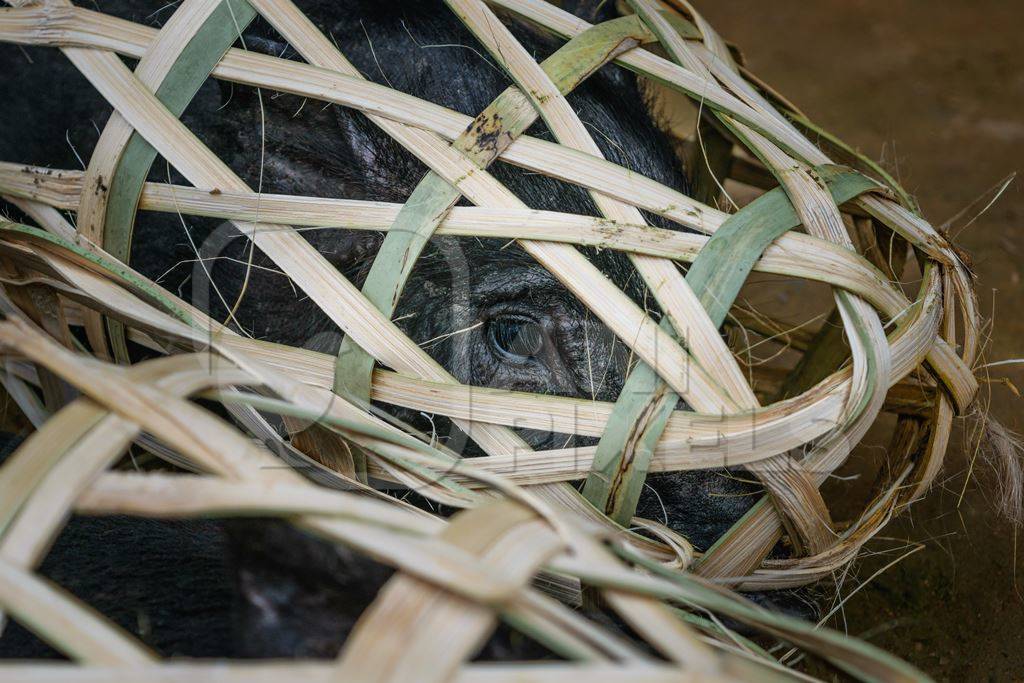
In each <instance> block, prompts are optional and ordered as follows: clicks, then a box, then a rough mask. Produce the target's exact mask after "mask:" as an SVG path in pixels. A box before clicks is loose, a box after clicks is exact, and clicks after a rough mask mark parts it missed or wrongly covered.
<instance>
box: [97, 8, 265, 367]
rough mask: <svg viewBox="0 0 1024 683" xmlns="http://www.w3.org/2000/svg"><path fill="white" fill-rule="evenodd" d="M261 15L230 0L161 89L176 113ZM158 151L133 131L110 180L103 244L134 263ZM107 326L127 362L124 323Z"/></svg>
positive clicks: (117, 354)
mask: <svg viewBox="0 0 1024 683" xmlns="http://www.w3.org/2000/svg"><path fill="white" fill-rule="evenodd" d="M255 17H256V11H255V10H254V9H253V8H252V6H251V5H249V3H248V2H247V1H246V0H224V2H222V3H221V4H220V6H219V7H217V9H216V10H214V11H213V13H212V14H211V15H210V17H209V19H207V20H206V22H205V23H204V24H203V26H202V28H200V29H199V31H198V32H197V33H196V34H195V36H193V38H192V40H191V41H189V43H188V45H187V46H186V47H185V48H184V50H182V52H181V56H180V57H179V58H178V59H177V61H175V63H174V65H173V66H172V67H171V68H170V71H168V72H167V76H166V77H165V78H164V80H163V82H162V83H161V84H160V87H159V88H157V90H156V93H155V94H156V97H157V99H159V100H160V102H161V103H163V105H164V106H165V107H167V109H168V110H169V111H171V112H172V113H173V114H174V115H175V116H181V114H182V113H183V112H184V111H185V108H186V107H187V106H188V104H189V102H191V101H192V98H193V97H195V94H196V93H197V92H198V91H199V88H200V87H202V85H203V83H204V82H206V79H207V78H208V77H209V75H210V72H211V71H213V69H214V67H216V66H217V64H218V62H220V60H221V58H222V57H223V56H224V53H225V52H227V51H228V49H229V48H230V47H231V45H232V44H233V43H234V42H235V41H236V40H237V39H238V37H239V35H240V34H241V32H242V31H244V30H245V27H246V26H248V25H249V23H250V22H252V20H253V19H254V18H255ZM156 155H157V152H156V150H155V149H153V147H152V145H150V144H149V143H148V142H146V140H145V139H144V138H143V137H142V136H141V135H139V134H138V133H133V134H132V137H131V139H130V140H129V141H128V144H127V145H126V146H125V148H124V153H123V154H122V156H121V160H120V163H118V165H117V170H116V172H115V173H114V176H113V178H111V181H110V191H109V200H108V204H107V213H106V219H105V221H104V228H103V248H104V250H105V251H107V252H108V253H109V254H110V255H112V256H114V257H115V258H117V259H119V260H121V261H122V262H124V263H128V259H129V257H130V256H131V245H132V231H133V229H134V227H135V212H136V210H137V207H138V203H139V196H140V195H141V194H142V187H143V185H145V182H146V177H147V176H148V175H149V169H150V167H151V166H152V165H153V160H154V159H156ZM107 330H108V334H109V335H110V343H111V347H112V350H113V352H114V355H115V358H118V360H120V361H122V362H125V361H126V360H127V358H128V351H127V347H126V346H125V338H124V326H123V325H121V323H119V322H118V321H116V320H108V322H107Z"/></svg>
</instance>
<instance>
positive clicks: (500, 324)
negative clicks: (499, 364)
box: [487, 315, 544, 363]
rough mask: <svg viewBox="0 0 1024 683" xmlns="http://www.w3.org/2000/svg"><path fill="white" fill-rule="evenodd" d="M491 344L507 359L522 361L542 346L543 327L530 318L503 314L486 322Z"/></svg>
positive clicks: (534, 354)
mask: <svg viewBox="0 0 1024 683" xmlns="http://www.w3.org/2000/svg"><path fill="white" fill-rule="evenodd" d="M487 335H488V337H489V339H490V342H491V346H493V347H494V348H495V349H497V351H498V353H500V354H501V355H503V356H505V357H506V358H508V359H509V360H512V361H515V362H518V363H522V362H524V361H527V360H529V359H530V358H533V357H535V356H536V355H537V354H538V353H540V350H541V349H542V348H544V328H543V327H541V326H540V324H538V323H537V322H536V321H534V320H531V319H530V318H527V317H524V316H518V315H503V316H499V317H497V318H492V319H491V320H490V321H489V322H488V323H487Z"/></svg>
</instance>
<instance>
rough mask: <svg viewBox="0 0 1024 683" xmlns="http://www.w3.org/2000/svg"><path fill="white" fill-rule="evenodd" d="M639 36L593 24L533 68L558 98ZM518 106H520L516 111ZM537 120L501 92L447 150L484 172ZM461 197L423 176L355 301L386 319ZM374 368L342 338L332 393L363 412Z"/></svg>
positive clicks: (518, 96)
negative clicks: (364, 299)
mask: <svg viewBox="0 0 1024 683" xmlns="http://www.w3.org/2000/svg"><path fill="white" fill-rule="evenodd" d="M640 33H642V30H641V26H640V24H639V22H638V21H637V19H636V18H635V17H622V18H620V19H615V20H612V21H609V22H606V23H604V24H600V25H598V26H595V27H593V28H591V29H588V30H587V31H586V32H584V33H582V34H580V35H579V36H577V37H576V38H573V39H572V40H570V41H568V42H567V43H566V44H565V45H564V46H563V47H562V48H561V49H559V50H558V51H557V52H556V53H555V54H553V55H552V56H551V57H549V58H548V59H546V60H545V61H544V63H543V64H542V65H541V67H542V68H543V69H544V71H545V72H546V73H547V74H548V76H549V77H550V78H551V80H552V82H553V83H554V84H555V85H556V87H558V89H559V90H560V91H562V92H563V93H565V92H570V91H571V90H573V89H574V88H575V87H576V86H577V85H578V84H579V83H580V82H582V81H583V80H585V79H586V78H587V77H588V76H590V74H592V73H593V72H594V71H596V70H597V69H598V68H600V67H601V65H603V64H604V63H605V62H607V61H608V60H609V59H610V58H611V57H612V56H614V54H615V53H616V50H617V48H619V46H621V45H623V44H624V43H628V42H630V41H636V40H637V37H636V36H637V34H640ZM524 104H525V106H524ZM536 117H537V113H536V112H535V111H534V110H533V108H532V107H530V106H529V103H528V102H527V101H525V98H524V96H523V95H522V93H521V92H520V91H519V90H517V89H516V88H514V87H513V88H509V89H508V90H506V91H505V92H503V93H502V94H501V95H499V96H498V97H497V98H496V99H495V100H494V102H492V103H491V104H490V105H489V106H488V107H487V108H486V109H484V111H483V112H481V113H480V114H479V115H478V116H477V117H476V119H474V121H473V123H472V124H470V126H469V127H468V128H467V129H466V131H465V132H464V133H463V134H462V135H461V136H459V137H458V138H457V139H456V140H455V141H454V142H453V145H454V147H455V148H456V149H458V150H459V151H460V152H462V153H463V154H465V155H466V157H468V158H469V160H470V161H472V162H473V163H474V164H476V165H477V166H479V167H480V168H486V167H487V166H488V165H490V164H491V163H492V162H493V161H494V160H495V159H497V157H498V156H499V155H500V154H501V153H502V152H503V151H504V150H505V149H507V148H508V146H509V145H511V144H512V142H514V141H515V139H516V138H518V137H519V136H520V135H522V133H523V132H525V131H526V129H527V128H528V127H529V126H530V125H531V124H532V123H533V122H534V120H536ZM461 196H462V194H461V192H460V191H459V189H458V188H456V187H455V186H453V185H451V184H450V183H448V182H447V181H446V180H444V179H443V178H441V177H440V176H439V175H438V174H436V173H434V172H433V171H430V172H428V173H427V175H426V176H425V177H424V179H423V180H422V181H421V182H420V184H419V185H418V186H417V187H416V189H415V190H414V191H413V193H412V195H411V196H410V197H409V200H408V201H407V202H406V203H405V205H404V206H403V207H402V209H401V210H400V211H399V214H398V216H397V218H396V219H395V222H394V224H393V225H392V226H391V228H390V230H389V231H388V235H387V237H386V238H385V239H384V243H383V244H382V245H381V249H380V252H379V253H378V255H377V257H376V258H375V259H374V263H373V266H372V267H371V270H370V273H369V275H368V276H367V279H366V283H365V284H364V286H363V294H365V295H366V297H367V299H369V300H370V301H371V302H372V303H373V304H374V305H375V306H376V307H377V308H378V309H379V310H380V311H381V312H382V313H384V314H385V315H387V316H389V317H390V316H391V315H392V314H393V313H394V309H395V306H396V304H397V303H398V299H399V297H400V296H401V293H402V288H403V287H404V285H405V283H406V281H407V279H408V277H409V274H410V273H411V271H412V268H413V267H414V265H415V262H416V259H417V258H418V257H419V255H420V253H421V252H422V250H423V248H424V247H425V246H426V244H427V242H428V241H429V239H430V237H431V236H432V235H433V233H434V231H435V230H436V229H437V227H438V226H439V225H440V224H441V221H442V220H444V218H445V216H447V215H448V212H449V210H450V209H451V208H452V207H453V206H454V205H455V203H456V202H457V201H458V200H459V198H460V197H461ZM373 364H374V360H373V358H372V357H371V356H370V354H368V353H367V352H366V351H365V350H363V349H361V348H360V347H359V346H358V345H357V344H356V343H355V342H354V341H352V340H351V338H350V337H346V338H345V340H344V341H343V343H342V345H341V349H340V351H339V353H338V362H337V365H336V368H335V382H334V390H335V392H336V393H339V394H341V395H344V396H347V397H351V398H353V399H355V400H357V401H358V402H361V403H363V404H369V399H370V383H371V377H372V373H373Z"/></svg>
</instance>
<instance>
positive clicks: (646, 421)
mask: <svg viewBox="0 0 1024 683" xmlns="http://www.w3.org/2000/svg"><path fill="white" fill-rule="evenodd" d="M817 170H818V172H819V173H820V174H821V176H822V178H823V179H824V180H825V181H826V182H827V183H828V185H829V190H830V192H831V193H832V196H833V198H834V199H835V201H836V203H837V204H842V203H844V202H847V201H850V200H851V199H853V198H854V197H857V196H859V195H861V194H863V193H865V192H870V191H872V190H877V189H878V188H879V185H878V184H877V183H875V182H874V181H872V180H870V179H869V178H867V177H866V176H863V175H861V174H859V173H856V172H854V171H850V170H848V169H843V168H841V167H821V168H819V169H817ZM798 225H800V219H799V217H798V216H797V214H796V211H795V210H794V209H793V205H792V204H791V203H790V200H789V197H788V196H787V195H786V193H785V191H784V190H783V189H782V188H776V189H775V190H772V191H770V192H768V193H766V194H764V195H762V196H761V197H759V198H758V199H756V200H755V201H753V202H751V203H750V204H749V205H747V206H746V207H744V208H743V209H742V210H740V211H739V212H738V213H736V214H734V215H733V216H732V217H730V218H729V220H727V221H726V222H725V223H724V224H723V225H722V227H721V228H719V229H718V230H717V231H716V232H715V234H714V235H712V237H711V239H710V240H709V241H708V243H707V244H706V245H705V246H704V248H703V249H701V251H700V254H698V256H697V258H696V259H695V260H694V262H693V265H691V266H690V270H689V272H688V273H687V275H686V281H687V283H689V285H690V287H691V288H692V289H693V292H694V294H696V295H697V298H698V299H699V300H700V302H701V305H703V306H704V308H705V310H706V311H707V313H708V317H709V318H711V321H712V322H713V323H714V324H715V326H716V327H718V326H721V325H722V323H723V322H724V320H725V317H726V315H727V314H728V312H729V308H730V306H732V303H733V301H735V299H736V296H737V295H738V294H739V291H740V288H741V287H742V286H743V283H744V282H745V281H746V279H747V276H748V275H749V274H750V271H751V270H753V267H754V263H756V261H757V260H758V259H759V258H760V257H761V254H762V252H764V250H765V249H766V248H767V247H768V245H770V244H771V243H772V242H774V241H775V240H776V239H777V238H778V237H780V236H781V235H782V234H784V233H785V232H787V231H789V230H792V229H793V228H795V227H797V226H798ZM662 325H663V326H665V325H666V321H664V320H663V321H662ZM666 329H667V328H666ZM678 400H679V397H678V395H677V394H675V393H674V392H672V391H670V390H669V389H668V387H667V386H666V385H665V383H664V382H662V381H661V380H660V379H659V378H658V376H657V375H656V374H655V373H654V371H653V370H651V368H650V367H649V366H647V365H646V364H643V363H641V364H639V365H638V366H637V367H636V369H634V370H633V372H632V373H630V375H629V377H628V378H627V379H626V382H625V384H624V385H623V387H622V391H621V393H620V394H619V398H618V400H617V401H616V403H615V408H614V409H613V411H612V414H611V416H610V417H609V419H608V423H607V426H606V427H605V431H604V434H603V435H602V436H601V440H600V442H599V443H598V445H597V451H596V452H595V454H594V462H593V465H592V466H591V470H590V473H589V474H588V476H587V481H586V483H585V484H584V487H583V495H584V497H586V498H587V499H588V500H589V501H590V502H591V503H592V504H593V505H594V506H595V507H597V509H599V510H604V511H605V512H607V514H608V515H609V516H610V517H611V518H612V519H614V520H615V521H616V522H618V523H619V524H623V525H628V524H629V522H630V520H631V519H632V518H633V514H634V513H635V512H636V505H637V501H638V500H639V498H640V493H641V491H642V490H643V484H644V480H645V479H646V478H647V471H648V468H649V466H650V462H651V458H652V457H653V454H654V448H655V446H656V445H657V443H658V441H659V440H660V439H661V435H662V433H663V432H664V429H665V425H666V424H667V423H668V419H669V417H670V416H671V414H672V411H673V410H674V409H675V406H676V403H677V402H678Z"/></svg>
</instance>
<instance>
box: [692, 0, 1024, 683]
mask: <svg viewBox="0 0 1024 683" xmlns="http://www.w3.org/2000/svg"><path fill="white" fill-rule="evenodd" d="M696 4H697V9H698V10H699V11H702V12H703V13H704V15H705V17H706V18H707V19H709V21H710V22H711V23H712V25H714V26H715V27H716V29H717V30H718V31H719V32H720V33H721V34H722V35H723V36H724V37H725V38H726V39H727V40H730V41H732V42H735V43H736V44H738V45H739V46H740V48H741V49H742V50H743V52H744V54H745V56H746V59H747V62H748V64H749V66H750V67H751V68H752V69H753V70H754V72H755V73H757V74H758V75H759V76H761V77H762V78H764V79H765V80H766V81H767V82H769V83H771V84H772V85H773V86H775V87H776V88H777V89H779V90H780V91H781V92H782V93H784V94H785V95H786V96H787V97H788V98H790V99H791V100H792V101H794V102H795V103H796V104H797V105H798V106H799V107H801V108H802V109H803V110H804V111H805V112H806V113H807V114H808V115H809V116H810V117H811V118H812V119H813V120H815V121H816V122H817V123H818V124H820V125H822V126H824V127H825V128H826V129H828V130H830V131H832V132H833V133H836V134H838V135H839V136H840V137H841V138H843V139H844V140H846V141H847V142H848V143H850V144H852V145H854V146H855V147H858V148H860V149H861V150H862V151H864V152H866V153H867V154H869V155H871V156H873V157H875V158H876V159H880V160H882V161H883V162H884V163H885V165H886V166H887V167H888V168H889V169H890V170H891V171H893V172H894V173H895V174H896V175H897V176H898V178H900V180H901V181H902V183H903V184H904V185H905V186H906V187H907V188H908V189H909V190H910V191H911V192H912V193H914V194H915V195H916V196H917V198H918V199H919V201H920V203H921V206H922V207H923V210H924V213H925V215H926V216H927V217H928V218H929V220H931V221H932V223H933V224H935V225H940V224H943V223H945V222H947V221H949V220H950V219H951V218H954V216H956V215H957V214H958V213H959V212H960V211H961V210H962V209H964V208H965V207H967V206H968V205H970V204H971V203H972V202H974V201H975V200H977V199H979V198H980V197H983V196H985V195H986V193H987V192H988V191H989V190H990V189H991V188H993V187H994V186H997V185H998V184H999V183H1000V182H1001V181H1002V180H1003V179H1005V178H1006V177H1007V176H1008V175H1009V174H1011V173H1013V172H1015V171H1018V170H1020V169H1021V165H1022V160H1024V114H1022V108H1024V52H1022V51H1021V50H1020V49H1019V46H1020V38H1021V27H1024V2H1020V1H1019V0H975V1H973V2H954V1H953V0H884V1H883V0H810V1H809V0H773V1H772V2H765V1H764V0H731V1H730V2H710V1H707V2H697V3H696ZM1022 180H1024V179H1018V180H1017V181H1016V182H1015V183H1013V184H1012V185H1011V186H1010V187H1009V188H1008V189H1007V191H1006V192H1005V193H1004V194H1003V195H1002V197H1001V198H1000V199H999V200H998V202H996V203H995V204H994V205H993V206H992V207H990V208H989V209H988V211H987V212H986V213H984V215H982V216H981V217H980V218H978V219H977V220H975V221H973V222H972V223H970V225H967V224H968V222H969V221H970V219H971V218H972V217H973V216H974V215H975V214H976V213H977V210H980V209H981V208H982V207H983V206H984V205H985V204H986V203H987V201H982V202H981V203H980V205H979V206H977V207H975V209H974V210H972V211H970V212H969V213H968V214H966V215H964V216H961V217H959V218H956V219H955V220H953V222H952V225H951V234H953V235H954V236H955V237H956V243H957V245H958V246H960V247H961V248H963V249H965V250H967V252H969V253H970V255H971V258H972V259H973V265H974V269H975V270H976V272H977V275H978V280H977V286H978V293H979V296H980V298H981V301H982V307H983V311H984V312H985V314H986V315H987V316H992V317H994V328H993V331H992V335H991V340H990V343H989V345H988V348H987V351H986V354H985V355H986V357H985V360H984V361H983V362H992V361H997V360H1003V359H1012V358H1022V357H1024V343H1022V341H1021V340H1022V335H1024V315H1021V309H1022V308H1024V287H1022V284H1021V258H1022V255H1024V230H1022V229H1021V220H1022V218H1024V190H1022V188H1021V182H1022ZM990 371H991V375H992V377H993V378H997V377H1005V378H1008V379H1009V380H1010V381H1012V382H1013V383H1014V384H1015V385H1016V386H1017V387H1020V388H1021V389H1022V390H1024V365H1016V366H1015V365H1009V366H999V367H994V368H991V370H990ZM982 391H983V393H984V394H985V395H988V396H990V399H991V409H992V414H993V415H994V416H996V417H997V418H998V419H999V420H1001V421H1002V423H1003V424H1004V425H1006V426H1008V427H1010V428H1013V429H1016V430H1018V431H1024V418H1022V408H1024V401H1022V400H1021V399H1020V398H1019V397H1017V396H1015V395H1014V394H1013V393H1012V392H1011V391H1010V390H1008V389H1007V388H1006V387H1005V385H1002V384H997V383H989V384H985V385H983V388H982ZM965 451H966V449H965V447H964V444H963V441H962V440H961V439H957V440H955V441H954V443H953V444H952V446H951V448H950V452H949V454H948V457H947V465H946V469H945V472H944V473H943V475H942V476H941V485H940V486H938V487H937V488H936V489H935V490H934V492H933V493H932V495H931V496H930V497H929V498H928V499H927V500H925V501H923V502H921V503H918V504H917V505H915V506H914V507H913V508H912V509H911V511H910V513H909V514H908V515H907V516H906V517H904V518H903V519H901V520H899V521H898V522H896V523H894V524H892V525H891V526H890V527H889V528H888V529H887V530H886V531H885V532H884V535H886V536H889V537H891V538H893V539H896V540H895V541H883V542H880V543H879V544H878V548H884V547H890V548H891V547H893V546H898V545H899V544H900V541H901V540H908V541H915V542H921V543H924V544H925V548H924V549H923V550H922V551H921V552H918V553H916V554H914V555H913V556H911V557H909V558H908V559H906V560H904V561H903V562H901V563H899V564H897V565H896V566H895V567H894V568H891V569H889V570H888V571H886V572H885V573H883V574H882V575H881V576H880V577H878V578H876V579H874V580H872V581H871V582H870V583H868V585H867V586H866V587H865V588H863V590H861V591H860V592H859V593H858V594H857V595H856V596H854V597H853V598H852V599H851V600H850V601H849V602H848V603H847V604H846V606H845V610H844V612H845V614H844V615H843V618H841V619H840V620H839V621H838V622H837V623H836V624H835V625H836V626H838V627H839V628H847V629H848V631H849V632H850V633H851V634H858V635H861V636H862V637H867V638H868V639H870V640H871V641H872V642H874V643H876V644H878V645H880V646H882V647H884V648H886V649H888V650H890V651H892V652H894V653H896V654H898V655H900V656H901V657H904V658H905V659H907V660H909V661H911V662H912V663H914V664H915V665H917V666H919V667H920V668H921V669H923V670H924V671H925V672H927V673H929V674H930V675H932V676H934V677H935V678H936V679H938V680H951V681H961V680H970V681H979V680H993V681H995V680H999V681H1003V680H1024V619H1022V614H1024V597H1022V596H1024V588H1022V586H1024V557H1021V555H1022V554H1024V539H1021V544H1020V545H1021V546H1022V547H1021V548H1020V550H1019V551H1018V549H1017V535H1018V534H1016V533H1015V531H1014V529H1013V528H1012V526H1011V525H1009V524H1007V523H1006V522H1005V521H1003V520H1001V519H1000V518H999V516H998V515H997V514H996V513H995V511H994V508H993V506H992V505H991V502H990V501H991V499H992V498H993V497H994V496H995V492H994V488H993V486H992V484H993V482H992V480H991V479H992V478H991V475H990V474H989V473H987V472H985V471H984V468H983V467H982V468H976V469H975V471H974V473H973V474H972V476H971V477H970V479H969V480H968V478H967V471H968V464H969V462H970V455H971V454H970V452H965ZM965 481H966V482H967V486H966V495H965V496H964V498H963V501H962V502H960V504H959V505H958V499H959V497H960V491H961V490H962V489H963V488H964V484H965ZM898 555H899V553H897V554H884V555H876V556H873V557H869V558H866V559H864V560H863V561H862V562H861V563H860V564H859V565H858V568H857V576H858V577H859V580H861V581H863V580H864V579H867V578H868V577H870V576H871V575H872V574H873V573H874V572H875V571H876V570H877V569H879V568H881V567H882V566H884V565H885V564H888V563H889V562H891V561H892V560H893V559H895V558H896V557H898ZM855 585H857V581H856V580H854V581H847V582H846V584H845V590H846V591H849V590H851V589H852V588H853V587H854V586H855Z"/></svg>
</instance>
